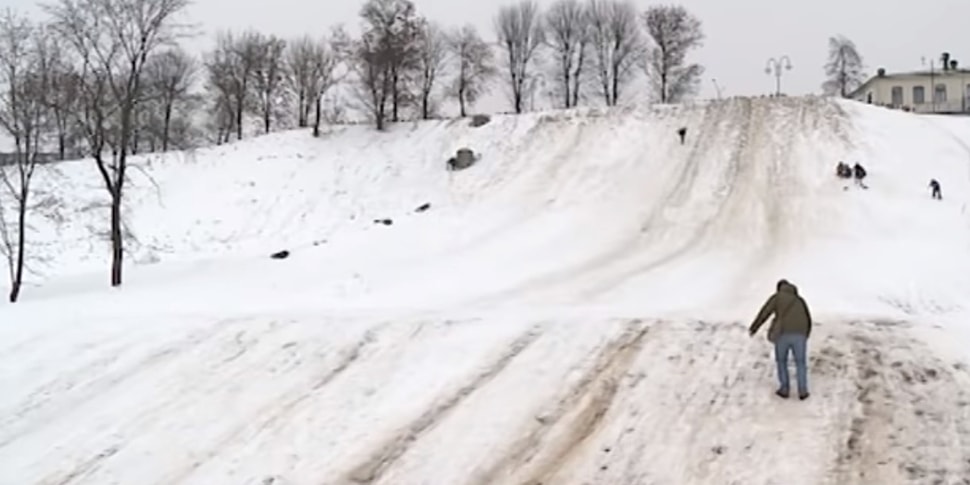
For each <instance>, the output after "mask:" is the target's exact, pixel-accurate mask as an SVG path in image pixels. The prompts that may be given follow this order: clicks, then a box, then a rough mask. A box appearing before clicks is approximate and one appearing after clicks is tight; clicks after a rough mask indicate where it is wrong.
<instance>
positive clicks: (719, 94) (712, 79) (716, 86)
mask: <svg viewBox="0 0 970 485" xmlns="http://www.w3.org/2000/svg"><path fill="white" fill-rule="evenodd" d="M711 82H713V83H714V92H716V93H717V99H721V87H720V86H718V85H717V78H711Z"/></svg>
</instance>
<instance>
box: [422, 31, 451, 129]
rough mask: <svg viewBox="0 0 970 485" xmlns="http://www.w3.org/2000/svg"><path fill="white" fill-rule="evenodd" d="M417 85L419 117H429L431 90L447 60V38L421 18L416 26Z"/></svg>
mask: <svg viewBox="0 0 970 485" xmlns="http://www.w3.org/2000/svg"><path fill="white" fill-rule="evenodd" d="M416 48H417V55H418V87H419V90H420V96H421V119H425V120H426V119H428V118H430V117H431V112H432V111H433V106H432V103H433V102H434V99H433V97H432V96H433V91H434V88H435V85H436V83H437V81H438V79H439V78H440V77H441V75H442V74H443V71H444V69H445V63H446V61H447V60H448V40H447V38H446V36H445V35H444V33H442V31H441V28H440V27H438V26H437V25H434V24H431V23H429V22H428V21H427V20H425V19H422V20H421V22H420V24H419V27H418V38H417V46H416Z"/></svg>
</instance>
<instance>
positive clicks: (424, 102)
mask: <svg viewBox="0 0 970 485" xmlns="http://www.w3.org/2000/svg"><path fill="white" fill-rule="evenodd" d="M430 97H431V93H428V92H426V93H424V94H423V95H422V96H421V119H423V120H426V119H428V118H429V116H428V114H429V113H428V102H429V101H428V98H430Z"/></svg>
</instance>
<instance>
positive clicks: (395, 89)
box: [391, 69, 401, 123]
mask: <svg viewBox="0 0 970 485" xmlns="http://www.w3.org/2000/svg"><path fill="white" fill-rule="evenodd" d="M391 82H392V84H391V121H393V122H395V123H397V122H398V121H401V119H400V118H399V117H398V110H397V109H398V102H399V101H400V97H401V92H400V85H399V84H398V75H397V70H396V69H395V70H394V73H393V78H392V81H391Z"/></svg>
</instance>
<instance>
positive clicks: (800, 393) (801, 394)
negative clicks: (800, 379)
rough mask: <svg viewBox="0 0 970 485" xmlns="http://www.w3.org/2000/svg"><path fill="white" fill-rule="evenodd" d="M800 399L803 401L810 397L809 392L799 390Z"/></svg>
mask: <svg viewBox="0 0 970 485" xmlns="http://www.w3.org/2000/svg"><path fill="white" fill-rule="evenodd" d="M798 399H799V400H802V401H804V400H806V399H808V393H807V392H799V393H798Z"/></svg>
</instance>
